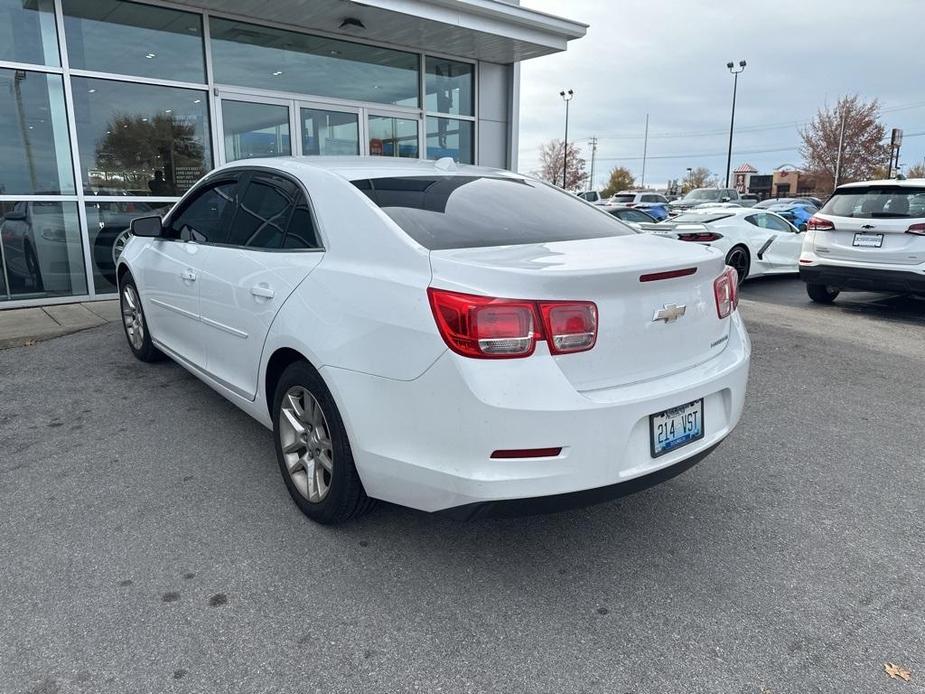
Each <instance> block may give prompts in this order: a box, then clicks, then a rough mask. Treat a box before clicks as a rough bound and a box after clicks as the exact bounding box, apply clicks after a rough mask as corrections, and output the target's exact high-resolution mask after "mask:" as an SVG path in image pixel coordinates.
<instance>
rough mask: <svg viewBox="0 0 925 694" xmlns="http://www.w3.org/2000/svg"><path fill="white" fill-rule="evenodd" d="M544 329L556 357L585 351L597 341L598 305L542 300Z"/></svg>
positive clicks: (585, 302) (550, 348)
mask: <svg viewBox="0 0 925 694" xmlns="http://www.w3.org/2000/svg"><path fill="white" fill-rule="evenodd" d="M539 307H540V314H541V315H542V316H543V328H544V329H545V332H546V338H547V340H548V342H549V351H550V352H552V353H553V354H568V353H569V352H584V351H585V350H588V349H591V348H592V347H594V342H595V340H597V306H595V305H594V304H592V303H591V302H590V301H576V302H573V301H569V302H564V301H563V302H559V301H541V302H539Z"/></svg>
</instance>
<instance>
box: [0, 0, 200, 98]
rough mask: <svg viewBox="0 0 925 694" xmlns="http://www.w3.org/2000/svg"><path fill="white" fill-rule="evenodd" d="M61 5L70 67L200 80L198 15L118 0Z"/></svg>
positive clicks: (71, 1)
mask: <svg viewBox="0 0 925 694" xmlns="http://www.w3.org/2000/svg"><path fill="white" fill-rule="evenodd" d="M0 1H2V0H0ZM62 7H63V10H64V30H65V34H66V36H67V55H68V60H69V62H70V65H71V67H72V68H81V69H83V70H96V71H98V72H119V73H122V74H126V75H139V76H141V77H160V78H161V79H170V80H177V81H180V82H205V81H206V71H205V62H204V52H203V42H202V18H201V16H200V15H198V14H193V13H191V12H179V11H177V10H171V9H167V8H165V7H152V6H150V5H140V4H138V3H134V2H121V0H63V2H62Z"/></svg>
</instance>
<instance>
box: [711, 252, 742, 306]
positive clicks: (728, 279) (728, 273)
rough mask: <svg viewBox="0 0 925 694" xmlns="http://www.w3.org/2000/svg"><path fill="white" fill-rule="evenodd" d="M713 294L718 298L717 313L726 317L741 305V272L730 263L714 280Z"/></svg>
mask: <svg viewBox="0 0 925 694" xmlns="http://www.w3.org/2000/svg"><path fill="white" fill-rule="evenodd" d="M713 296H714V297H715V298H716V315H717V316H719V317H720V318H726V317H727V316H729V315H730V314H731V313H732V312H733V311H735V310H736V307H737V306H738V305H739V273H738V272H736V271H735V268H731V267H729V266H728V265H727V266H726V269H725V270H723V274H722V275H720V276H719V277H717V278H716V279H715V280H713Z"/></svg>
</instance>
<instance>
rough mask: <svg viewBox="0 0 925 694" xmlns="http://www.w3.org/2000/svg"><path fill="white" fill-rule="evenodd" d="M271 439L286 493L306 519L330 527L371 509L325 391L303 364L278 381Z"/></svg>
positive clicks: (341, 423)
mask: <svg viewBox="0 0 925 694" xmlns="http://www.w3.org/2000/svg"><path fill="white" fill-rule="evenodd" d="M273 434H274V437H273V438H274V440H275V445H276V460H277V463H278V464H279V470H280V473H281V474H282V476H283V480H284V482H285V484H286V489H287V490H288V491H289V496H291V497H292V500H293V501H294V502H295V504H296V506H298V507H299V509H300V510H301V511H302V513H304V514H305V515H306V516H308V517H309V518H311V519H312V520H313V521H316V522H318V523H321V524H324V525H334V524H337V523H343V522H344V521H347V520H349V519H351V518H355V517H357V516H360V515H362V514H363V513H366V512H367V511H368V510H369V509H370V508H371V507H372V505H373V503H374V502H373V500H372V499H370V498H369V497H368V496H367V495H366V491H365V490H364V489H363V483H362V481H361V480H360V476H359V474H358V473H357V469H356V465H355V464H354V462H353V453H352V452H351V449H350V441H349V440H348V439H347V432H346V429H345V427H344V421H343V419H342V418H341V416H340V412H339V410H338V409H337V405H335V404H334V398H333V397H331V391H330V390H328V387H327V385H325V383H324V380H323V379H322V378H321V376H320V375H319V374H318V372H317V371H316V370H315V369H314V368H312V366H311V365H310V364H308V363H307V362H304V361H298V362H295V363H293V364H290V365H289V366H288V367H287V368H286V370H285V371H284V372H283V374H282V376H281V377H280V379H279V382H278V384H277V386H276V392H275V394H274V396H273Z"/></svg>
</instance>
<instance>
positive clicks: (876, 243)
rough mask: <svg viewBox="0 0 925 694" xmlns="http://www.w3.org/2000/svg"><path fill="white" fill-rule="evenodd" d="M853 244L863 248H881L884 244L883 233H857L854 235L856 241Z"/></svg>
mask: <svg viewBox="0 0 925 694" xmlns="http://www.w3.org/2000/svg"><path fill="white" fill-rule="evenodd" d="M851 245H852V246H859V247H861V248H880V247H881V246H882V245H883V234H865V233H863V232H860V233H857V234H855V235H854V242H853V243H852V244H851Z"/></svg>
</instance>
